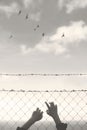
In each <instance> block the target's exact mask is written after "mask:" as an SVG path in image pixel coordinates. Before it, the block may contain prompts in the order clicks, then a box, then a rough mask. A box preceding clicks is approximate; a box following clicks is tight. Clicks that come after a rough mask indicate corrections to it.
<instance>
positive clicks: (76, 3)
mask: <svg viewBox="0 0 87 130" xmlns="http://www.w3.org/2000/svg"><path fill="white" fill-rule="evenodd" d="M58 7H59V9H63V7H65V8H66V12H67V13H71V12H72V11H74V10H76V9H80V8H86V7H87V0H84V1H83V0H70V1H69V0H58Z"/></svg>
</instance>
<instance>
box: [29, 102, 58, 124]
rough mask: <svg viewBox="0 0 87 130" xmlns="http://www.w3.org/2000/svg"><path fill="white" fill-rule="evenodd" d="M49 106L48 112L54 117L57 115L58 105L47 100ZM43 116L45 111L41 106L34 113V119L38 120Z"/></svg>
mask: <svg viewBox="0 0 87 130" xmlns="http://www.w3.org/2000/svg"><path fill="white" fill-rule="evenodd" d="M45 104H46V106H47V111H46V112H47V114H48V115H49V116H51V117H52V118H53V119H54V118H55V117H56V116H57V105H55V104H54V103H53V102H51V103H47V102H45ZM42 117H43V111H41V110H40V109H39V108H37V109H36V111H34V112H33V114H32V117H31V118H32V119H33V120H34V121H35V122H36V121H39V120H41V119H42Z"/></svg>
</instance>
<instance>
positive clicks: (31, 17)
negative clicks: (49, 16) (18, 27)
mask: <svg viewBox="0 0 87 130" xmlns="http://www.w3.org/2000/svg"><path fill="white" fill-rule="evenodd" d="M40 14H41V13H40V12H37V13H36V14H30V19H31V20H33V21H36V22H38V21H40Z"/></svg>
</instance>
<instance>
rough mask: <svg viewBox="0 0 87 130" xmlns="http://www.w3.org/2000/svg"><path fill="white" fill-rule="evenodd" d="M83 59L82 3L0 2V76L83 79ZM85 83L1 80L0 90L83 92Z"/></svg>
mask: <svg viewBox="0 0 87 130" xmlns="http://www.w3.org/2000/svg"><path fill="white" fill-rule="evenodd" d="M20 10H21V11H20ZM26 17H27V18H26ZM38 25H39V26H38ZM43 34H44V36H43ZM86 55H87V0H84V1H83V0H70V1H69V0H0V73H87V60H86ZM86 81H87V77H73V76H72V77H45V78H43V77H39V76H38V77H25V78H19V77H5V76H4V77H3V76H1V77H0V87H1V88H6V89H86V87H87V82H86Z"/></svg>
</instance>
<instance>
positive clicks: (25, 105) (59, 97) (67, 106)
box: [0, 90, 87, 130]
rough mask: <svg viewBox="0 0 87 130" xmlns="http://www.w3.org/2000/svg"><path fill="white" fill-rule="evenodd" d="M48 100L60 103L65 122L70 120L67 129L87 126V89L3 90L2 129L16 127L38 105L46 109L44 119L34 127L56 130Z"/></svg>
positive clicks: (0, 94) (0, 106) (0, 93)
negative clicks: (48, 110)
mask: <svg viewBox="0 0 87 130" xmlns="http://www.w3.org/2000/svg"><path fill="white" fill-rule="evenodd" d="M45 101H47V102H52V101H53V102H54V103H55V104H57V106H58V113H59V116H60V118H61V120H62V122H66V123H68V128H67V130H68V129H69V130H78V129H79V130H86V129H87V90H71V91H67V90H60V91H56V90H55V91H25V90H1V91H0V130H8V129H9V130H16V128H17V126H21V125H22V124H23V123H24V122H26V121H27V120H28V119H29V118H30V116H31V114H32V112H33V111H34V110H36V108H37V107H39V108H40V109H41V110H42V111H43V112H44V115H43V119H42V120H40V121H39V122H37V123H36V124H34V125H33V126H32V127H31V128H30V129H31V130H34V129H35V130H39V129H40V130H41V129H42V130H49V129H56V127H55V123H54V122H53V120H52V118H51V117H50V116H48V115H47V114H46V110H47V108H46V105H45Z"/></svg>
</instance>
